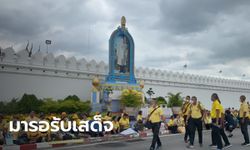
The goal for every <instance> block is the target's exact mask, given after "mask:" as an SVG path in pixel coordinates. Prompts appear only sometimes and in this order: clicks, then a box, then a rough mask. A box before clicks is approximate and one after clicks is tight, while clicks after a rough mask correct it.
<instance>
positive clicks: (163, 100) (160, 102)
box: [156, 96, 167, 105]
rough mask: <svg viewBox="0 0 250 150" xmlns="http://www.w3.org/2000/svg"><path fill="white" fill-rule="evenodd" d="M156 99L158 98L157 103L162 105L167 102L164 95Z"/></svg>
mask: <svg viewBox="0 0 250 150" xmlns="http://www.w3.org/2000/svg"><path fill="white" fill-rule="evenodd" d="M156 100H157V103H158V104H159V105H161V104H167V101H166V99H165V98H164V97H162V96H159V97H157V98H156Z"/></svg>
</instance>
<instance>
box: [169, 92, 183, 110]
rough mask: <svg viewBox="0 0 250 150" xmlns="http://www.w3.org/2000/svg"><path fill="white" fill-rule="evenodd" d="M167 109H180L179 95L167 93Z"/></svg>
mask: <svg viewBox="0 0 250 150" xmlns="http://www.w3.org/2000/svg"><path fill="white" fill-rule="evenodd" d="M167 97H168V105H167V106H168V107H181V106H182V102H183V99H182V97H181V93H180V92H179V93H176V94H173V93H168V96H167Z"/></svg>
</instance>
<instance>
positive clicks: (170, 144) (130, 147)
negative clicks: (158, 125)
mask: <svg viewBox="0 0 250 150" xmlns="http://www.w3.org/2000/svg"><path fill="white" fill-rule="evenodd" d="M161 140H162V144H163V147H162V150H187V148H186V144H185V143H184V142H183V135H168V136H164V137H161ZM203 140H204V146H203V147H202V148H200V147H199V146H198V144H197V142H198V139H197V135H196V139H195V142H196V144H195V149H196V150H209V149H210V148H209V146H208V145H209V144H211V137H210V132H207V131H206V132H205V133H204V138H203ZM229 140H230V142H231V144H232V145H233V146H232V147H231V148H229V149H231V150H250V147H242V146H241V145H240V144H241V143H242V141H243V137H242V135H241V133H240V130H239V129H236V130H235V131H234V136H233V137H232V138H230V139H229ZM150 143H151V138H146V139H142V140H137V141H127V142H113V143H105V144H94V145H88V146H86V145H75V146H69V147H62V148H54V149H51V150H73V149H74V150H117V149H119V150H148V149H149V146H150Z"/></svg>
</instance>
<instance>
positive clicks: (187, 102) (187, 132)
mask: <svg viewBox="0 0 250 150" xmlns="http://www.w3.org/2000/svg"><path fill="white" fill-rule="evenodd" d="M190 106H191V103H190V96H186V99H185V102H184V103H183V105H182V107H181V112H182V115H183V118H184V122H187V116H188V113H189V112H188V110H189V109H190ZM189 137H190V130H189V126H188V124H186V125H185V135H184V141H185V142H186V143H187V142H188V138H189Z"/></svg>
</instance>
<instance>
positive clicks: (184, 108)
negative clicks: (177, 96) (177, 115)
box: [182, 102, 191, 116]
mask: <svg viewBox="0 0 250 150" xmlns="http://www.w3.org/2000/svg"><path fill="white" fill-rule="evenodd" d="M190 106H191V103H190V102H185V103H184V104H183V106H182V114H183V115H184V116H187V115H188V113H189V111H188V110H189V109H190Z"/></svg>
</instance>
